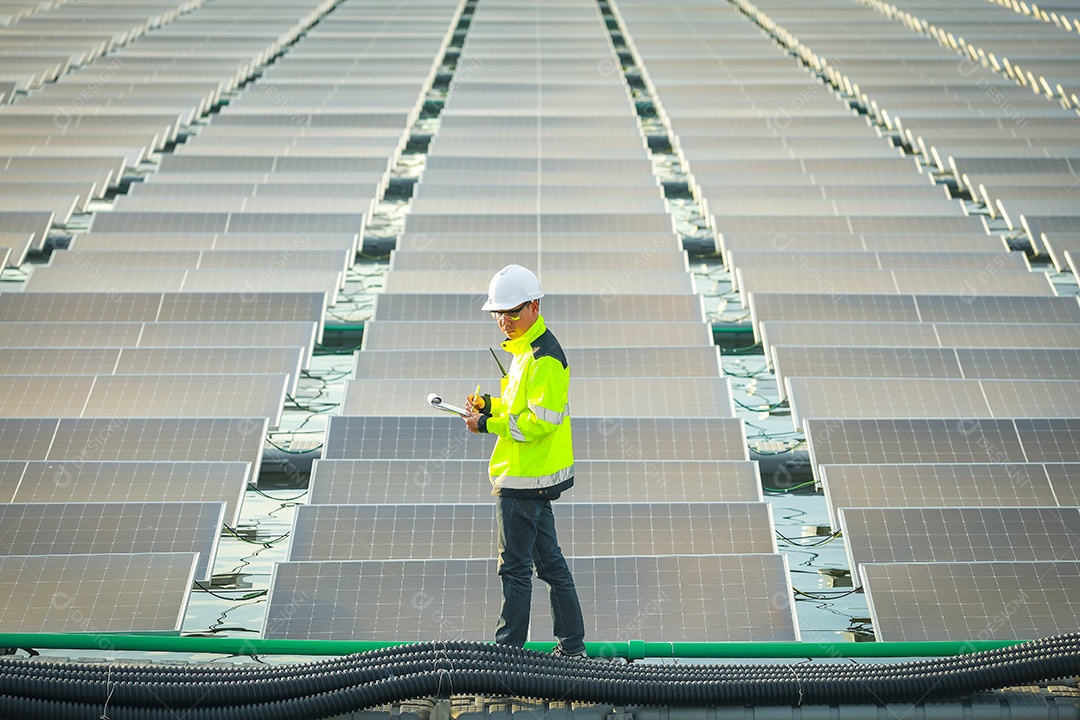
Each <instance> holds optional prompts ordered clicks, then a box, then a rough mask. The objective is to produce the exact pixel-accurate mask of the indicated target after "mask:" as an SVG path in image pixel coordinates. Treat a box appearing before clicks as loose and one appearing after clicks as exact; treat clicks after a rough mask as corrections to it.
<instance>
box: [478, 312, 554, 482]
mask: <svg viewBox="0 0 1080 720" xmlns="http://www.w3.org/2000/svg"><path fill="white" fill-rule="evenodd" d="M502 347H503V349H504V350H506V351H507V352H509V353H511V354H512V355H513V356H514V360H513V362H512V363H510V369H509V370H508V371H507V373H506V375H505V376H504V377H503V378H502V381H501V388H502V393H501V396H500V397H491V396H485V397H484V400H485V406H484V410H485V414H487V413H490V416H488V417H485V418H484V419H483V420H482V421H481V424H480V429H481V431H483V432H489V433H492V434H494V435H497V436H498V439H497V440H496V441H495V449H494V450H492V452H491V460H490V462H489V463H488V473H489V475H490V478H491V487H492V494H494V495H500V496H503V497H535V498H545V499H549V500H553V499H555V498H557V497H558V496H559V494H560V493H561V492H562V491H563V490H566V489H568V488H570V487H571V486H572V485H573V484H574V449H573V446H572V441H571V435H570V404H569V397H568V393H569V389H570V367H569V365H568V364H567V362H566V355H565V354H564V353H563V349H562V346H561V345H559V341H558V340H556V339H555V336H554V335H552V334H551V332H550V331H548V329H547V326H546V325H545V323H544V317H543V316H542V315H540V316H537V318H536V322H535V323H533V326H532V327H531V328H529V330H528V332H526V333H525V334H524V335H522V336H521V337H519V338H517V339H516V340H507V341H506V342H504V343H503V344H502Z"/></svg>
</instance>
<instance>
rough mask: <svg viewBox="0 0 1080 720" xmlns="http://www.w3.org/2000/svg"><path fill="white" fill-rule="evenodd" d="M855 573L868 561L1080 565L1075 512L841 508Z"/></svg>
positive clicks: (1079, 512) (1079, 523) (1079, 518)
mask: <svg viewBox="0 0 1080 720" xmlns="http://www.w3.org/2000/svg"><path fill="white" fill-rule="evenodd" d="M840 529H841V530H842V531H843V533H844V537H845V538H846V539H847V549H848V559H849V560H850V562H851V568H852V569H853V570H855V571H857V570H858V567H859V566H861V565H862V564H863V563H873V562H989V561H1008V562H1030V561H1032V560H1075V561H1080V542H1078V539H1080V508H1075V507H1073V508H1056V507H1025V508H1019V507H955V508H953V507H941V508H923V507H918V508H898V507H888V508H842V509H841V510H840Z"/></svg>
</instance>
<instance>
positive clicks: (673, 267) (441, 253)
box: [390, 185, 688, 273]
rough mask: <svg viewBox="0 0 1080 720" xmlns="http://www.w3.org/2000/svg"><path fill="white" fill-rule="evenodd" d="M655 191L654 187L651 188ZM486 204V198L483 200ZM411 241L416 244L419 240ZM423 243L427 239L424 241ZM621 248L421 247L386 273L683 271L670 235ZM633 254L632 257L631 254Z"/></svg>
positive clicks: (395, 255)
mask: <svg viewBox="0 0 1080 720" xmlns="http://www.w3.org/2000/svg"><path fill="white" fill-rule="evenodd" d="M522 187H524V188H526V189H528V190H529V191H530V192H532V194H533V195H535V194H536V189H535V188H532V187H530V186H527V185H526V186H522ZM601 189H602V190H603V191H604V192H610V190H608V188H601ZM653 191H654V192H655V188H653ZM485 201H486V202H488V203H490V202H491V199H490V198H485ZM413 242H414V243H416V244H419V243H420V241H419V239H416V238H414V239H413ZM424 242H427V239H425V240H424ZM624 242H625V247H624V249H623V250H621V251H615V250H603V251H598V250H578V251H558V250H543V251H541V250H540V249H539V248H537V249H536V250H534V251H532V252H529V251H522V250H515V249H510V250H503V251H501V252H482V251H476V250H465V249H461V250H454V251H451V250H449V249H440V250H438V251H437V252H434V253H433V252H431V250H433V249H434V248H431V247H430V246H429V247H425V248H423V249H422V250H419V249H418V250H415V251H413V250H408V249H398V250H395V251H393V252H392V253H391V255H390V270H391V271H398V270H410V271H418V270H443V271H448V272H449V271H459V270H460V271H464V270H468V271H472V270H480V271H483V272H487V273H491V272H493V268H494V269H498V268H500V267H503V266H504V265H509V264H510V263H517V264H519V265H524V266H525V267H529V268H537V272H539V273H544V272H551V273H562V272H567V271H572V270H595V271H598V272H604V271H608V270H619V269H622V268H625V267H626V266H627V264H628V261H629V260H630V259H633V260H634V263H635V267H639V269H641V270H646V269H648V270H652V271H668V272H674V271H679V272H686V271H687V270H688V267H687V258H686V252H685V251H684V250H683V249H682V246H681V243H680V241H679V238H678V236H677V235H675V234H674V233H672V234H671V235H670V236H659V237H656V236H653V235H647V236H645V237H644V238H642V239H640V240H639V239H636V238H624ZM408 247H409V245H408V243H404V244H401V245H399V248H408ZM635 253H636V254H635Z"/></svg>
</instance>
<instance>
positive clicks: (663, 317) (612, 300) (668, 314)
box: [372, 281, 705, 324]
mask: <svg viewBox="0 0 1080 720" xmlns="http://www.w3.org/2000/svg"><path fill="white" fill-rule="evenodd" d="M485 282H486V281H485ZM485 288H486V286H485ZM485 297H486V289H485V291H484V293H483V294H475V295H469V294H467V293H460V292H459V293H456V294H453V293H452V294H441V293H424V294H421V293H417V294H413V295H384V294H377V295H376V296H375V310H374V311H373V315H372V316H373V317H374V318H375V319H377V320H382V321H385V320H389V321H408V320H423V321H424V322H428V323H432V324H434V323H438V322H444V321H460V320H470V319H477V320H484V321H488V320H490V318H489V317H488V315H487V314H486V313H484V312H483V311H482V310H480V306H481V305H483V304H484V298H485ZM540 307H541V312H542V313H543V315H544V317H545V318H547V319H548V320H549V321H550V322H559V321H561V320H563V319H573V320H575V321H576V320H579V319H580V320H583V321H586V322H704V320H705V313H704V309H703V307H702V304H701V297H700V296H697V295H693V294H688V295H620V296H617V297H616V296H614V295H610V296H609V295H581V294H577V293H575V294H567V295H551V296H550V297H547V296H546V297H544V299H543V300H542V301H541V303H540Z"/></svg>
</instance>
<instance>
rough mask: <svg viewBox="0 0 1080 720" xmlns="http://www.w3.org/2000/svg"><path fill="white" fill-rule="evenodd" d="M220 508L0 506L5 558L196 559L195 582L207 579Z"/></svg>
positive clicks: (191, 504)
mask: <svg viewBox="0 0 1080 720" xmlns="http://www.w3.org/2000/svg"><path fill="white" fill-rule="evenodd" d="M224 512H225V505H224V504H223V503H204V502H171V503H127V502H119V503H68V502H60V503H29V504H27V503H14V504H3V505H0V537H3V539H4V549H5V554H7V555H73V554H86V555H97V554H109V553H113V554H123V553H173V552H194V553H198V554H199V561H198V563H197V564H196V566H195V577H196V578H198V579H199V580H209V579H210V575H211V572H212V570H213V564H214V555H215V554H216V553H217V543H218V538H219V537H220V534H221V524H222V522H223V520H224Z"/></svg>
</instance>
